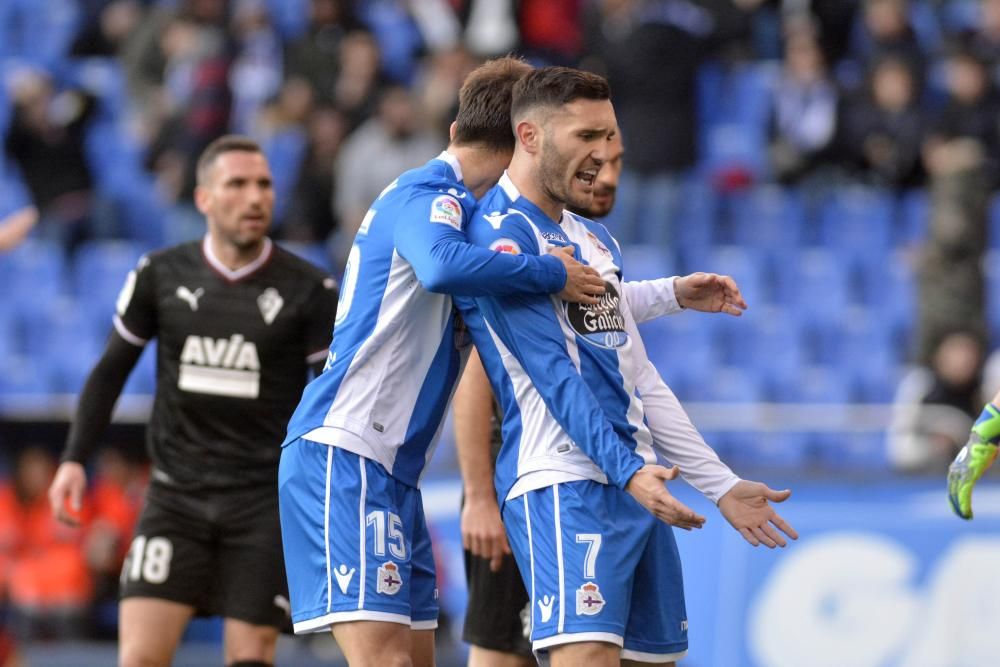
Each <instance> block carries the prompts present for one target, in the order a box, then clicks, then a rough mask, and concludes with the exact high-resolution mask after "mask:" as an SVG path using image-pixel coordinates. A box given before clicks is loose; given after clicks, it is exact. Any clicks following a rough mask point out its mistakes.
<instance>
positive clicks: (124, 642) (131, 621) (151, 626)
mask: <svg viewBox="0 0 1000 667" xmlns="http://www.w3.org/2000/svg"><path fill="white" fill-rule="evenodd" d="M193 615H194V608H193V607H189V606H188V605H185V604H180V603H179V602H170V601H169V600H160V599H157V598H141V597H135V598H125V599H124V600H122V603H121V606H120V607H119V608H118V664H119V666H120V667H161V666H162V667H167V666H168V665H170V663H171V661H172V660H173V657H174V652H175V651H176V650H177V644H179V643H180V640H181V635H183V634H184V628H186V627H187V624H188V621H189V620H191V617H192V616H193Z"/></svg>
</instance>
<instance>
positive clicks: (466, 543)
mask: <svg viewBox="0 0 1000 667" xmlns="http://www.w3.org/2000/svg"><path fill="white" fill-rule="evenodd" d="M461 530H462V546H463V547H464V548H466V549H468V550H469V551H470V552H471V553H472V555H474V556H479V557H480V558H488V559H489V561H490V570H491V571H493V572H497V571H499V570H500V566H501V565H502V564H503V557H504V556H505V555H507V554H509V553H510V545H509V544H507V533H505V532H504V529H503V520H502V519H501V518H500V508H499V507H498V506H497V501H496V498H495V497H494V496H493V495H492V494H490V493H487V494H485V495H484V496H478V497H477V496H471V497H470V496H466V498H465V504H464V505H463V506H462V520H461Z"/></svg>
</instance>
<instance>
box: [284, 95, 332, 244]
mask: <svg viewBox="0 0 1000 667" xmlns="http://www.w3.org/2000/svg"><path fill="white" fill-rule="evenodd" d="M346 133H347V120H346V119H345V118H344V115H343V114H342V113H340V111H338V110H337V109H336V108H334V107H332V106H320V107H318V108H316V109H315V110H314V111H313V112H312V114H310V116H309V121H308V124H307V142H308V143H307V145H306V152H305V156H304V157H303V159H302V164H301V165H300V166H299V173H298V176H297V180H296V182H295V186H294V189H293V191H292V196H291V198H290V201H289V203H288V209H287V211H286V213H285V218H284V220H283V221H282V223H281V227H280V230H279V231H280V236H281V238H284V239H288V240H292V241H300V242H303V243H316V242H324V241H326V240H327V238H328V237H329V236H330V234H332V233H333V231H334V230H335V229H336V228H337V227H338V222H337V217H336V216H335V215H334V210H333V202H334V200H335V198H336V196H335V193H334V187H333V186H334V182H335V180H336V178H337V176H336V174H335V173H334V164H335V163H336V161H337V155H338V153H339V152H340V147H341V144H342V143H343V140H344V136H345V134H346Z"/></svg>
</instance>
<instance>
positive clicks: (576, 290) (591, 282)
mask: <svg viewBox="0 0 1000 667" xmlns="http://www.w3.org/2000/svg"><path fill="white" fill-rule="evenodd" d="M548 253H549V254H550V255H552V256H553V257H557V258H558V259H559V260H560V261H561V262H562V263H563V266H564V267H566V285H565V286H564V287H563V289H562V291H561V292H559V294H557V295H556V296H558V297H559V298H560V299H562V300H563V301H569V302H570V303H590V304H595V303H598V302H599V301H600V297H601V296H603V295H604V279H603V278H601V274H600V273H598V272H597V270H596V269H594V268H593V267H590V266H587V265H586V264H581V263H580V262H578V261H576V258H575V257H573V246H569V245H567V246H556V247H554V248H552V249H551V250H549V251H548Z"/></svg>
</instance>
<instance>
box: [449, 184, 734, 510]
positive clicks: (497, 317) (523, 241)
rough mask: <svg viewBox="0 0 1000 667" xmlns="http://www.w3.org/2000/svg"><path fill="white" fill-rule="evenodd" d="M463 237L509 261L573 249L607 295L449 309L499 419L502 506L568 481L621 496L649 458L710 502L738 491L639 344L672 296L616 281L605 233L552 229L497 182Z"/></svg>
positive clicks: (617, 255)
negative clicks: (474, 355)
mask: <svg viewBox="0 0 1000 667" xmlns="http://www.w3.org/2000/svg"><path fill="white" fill-rule="evenodd" d="M468 235H469V240H470V241H472V242H473V243H474V244H476V245H481V246H484V247H488V248H490V249H492V250H494V251H497V252H498V253H506V254H515V255H518V256H520V255H525V254H527V255H535V254H539V253H543V254H544V253H545V252H546V251H547V250H548V249H549V248H550V247H551V246H553V245H572V246H574V248H575V250H576V257H577V259H579V260H580V261H582V262H585V263H587V264H589V265H590V266H592V267H593V268H595V269H596V270H597V271H599V272H600V274H601V276H602V277H603V278H604V281H605V287H606V289H607V292H606V294H605V295H604V297H603V298H602V300H601V302H600V303H599V304H597V305H593V306H587V305H579V304H569V303H565V302H563V301H561V300H560V299H558V298H557V297H553V296H539V295H528V294H520V295H507V296H502V297H490V298H478V299H475V300H474V304H473V300H472V299H465V298H461V299H458V300H457V301H458V303H459V305H460V307H461V308H462V314H463V317H464V318H465V320H466V322H467V323H468V325H469V328H470V330H471V331H472V333H473V336H474V339H475V342H476V347H477V348H478V349H479V354H480V358H481V359H482V360H483V365H484V367H485V368H486V371H487V374H488V375H489V376H490V380H491V382H492V384H493V390H494V392H495V393H496V394H497V396H498V397H499V400H500V402H501V405H502V407H503V411H504V424H503V447H502V449H501V451H500V455H499V457H498V459H497V465H496V484H497V492H498V494H499V498H500V500H501V502H502V501H503V500H505V499H508V498H511V497H514V496H517V495H520V494H521V493H524V492H526V491H530V490H532V489H536V488H541V487H545V486H549V485H551V484H553V483H556V482H563V481H569V480H574V479H591V480H594V481H597V482H600V483H603V484H608V483H610V484H615V485H617V486H620V487H624V486H625V484H626V483H627V482H628V480H629V479H630V478H631V476H632V474H633V473H634V472H635V471H636V470H638V469H639V468H640V467H642V466H643V465H644V464H646V463H655V462H656V460H657V459H656V452H659V453H660V454H662V455H663V456H664V458H666V459H667V460H668V461H673V462H676V463H679V464H681V465H682V468H681V470H682V474H684V472H685V469H687V471H688V472H689V473H690V474H689V475H685V478H686V479H688V481H690V482H691V483H692V484H693V485H694V486H695V487H696V488H698V489H699V490H701V491H702V492H703V493H705V494H706V495H708V496H709V497H710V498H712V499H713V500H717V499H718V498H719V497H721V495H722V494H724V493H725V492H726V491H728V490H729V489H730V488H731V487H732V485H733V484H735V483H736V481H738V479H739V478H738V477H736V476H735V475H733V474H732V471H730V470H729V469H728V467H726V466H725V465H724V464H722V463H721V462H720V461H719V459H718V457H717V456H716V455H715V452H713V451H712V450H711V448H709V447H708V446H707V445H706V444H705V442H704V440H703V439H702V438H701V436H700V434H698V432H697V430H696V429H695V428H694V427H693V426H692V425H691V423H690V420H689V419H688V418H687V415H686V414H685V413H684V411H683V409H682V408H681V406H680V404H679V403H678V402H677V399H676V397H675V396H674V395H673V393H672V392H671V391H670V390H669V388H668V387H666V385H665V384H664V383H663V381H662V379H661V378H660V377H659V374H658V373H656V370H655V368H653V366H652V364H650V363H649V360H648V357H647V356H646V353H645V348H644V347H643V343H642V340H641V338H640V337H639V333H638V329H637V327H636V320H637V319H638V320H639V321H643V320H645V319H649V318H650V317H653V316H658V315H660V314H664V313H665V312H670V311H671V310H673V308H669V307H668V308H664V307H663V305H664V304H668V305H669V304H671V303H672V304H674V305H676V301H675V300H674V296H673V291H672V288H671V289H670V290H669V292H668V291H666V290H663V289H662V288H660V287H658V286H657V285H656V284H655V283H658V282H660V281H654V282H653V283H626V282H624V281H623V279H622V266H623V262H622V257H621V252H620V250H619V247H618V244H617V243H616V242H615V240H614V239H613V238H612V237H611V235H610V234H609V233H608V231H607V229H605V227H604V226H603V225H601V224H599V223H595V222H593V221H591V220H587V219H585V218H581V217H579V216H576V215H574V214H572V213H569V212H568V211H564V212H563V214H562V218H561V219H560V221H559V222H558V224H557V223H556V222H555V221H553V220H551V219H550V218H549V217H548V216H547V215H546V214H545V213H544V212H543V211H542V210H541V209H539V208H538V207H537V206H535V205H534V204H533V203H532V202H530V201H528V200H527V199H525V198H524V197H521V196H520V193H519V192H518V190H517V187H516V186H515V185H514V184H513V183H512V182H511V180H510V179H509V177H508V176H507V175H506V174H504V176H503V178H502V179H501V180H500V183H499V184H498V185H497V186H496V187H495V188H493V189H492V190H490V192H489V193H487V194H486V196H485V197H484V198H483V199H482V200H481V201H480V203H479V204H478V206H477V208H476V212H475V214H474V215H473V219H472V221H471V222H470V224H469V227H468ZM670 280H671V282H672V279H670ZM654 295H656V296H657V298H651V297H652V296H654ZM630 304H632V305H630ZM633 306H634V308H635V313H634V315H633ZM640 396H641V397H642V398H640ZM647 398H648V399H649V402H650V405H645V404H644V403H645V401H646V399H647ZM654 449H655V451H654Z"/></svg>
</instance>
